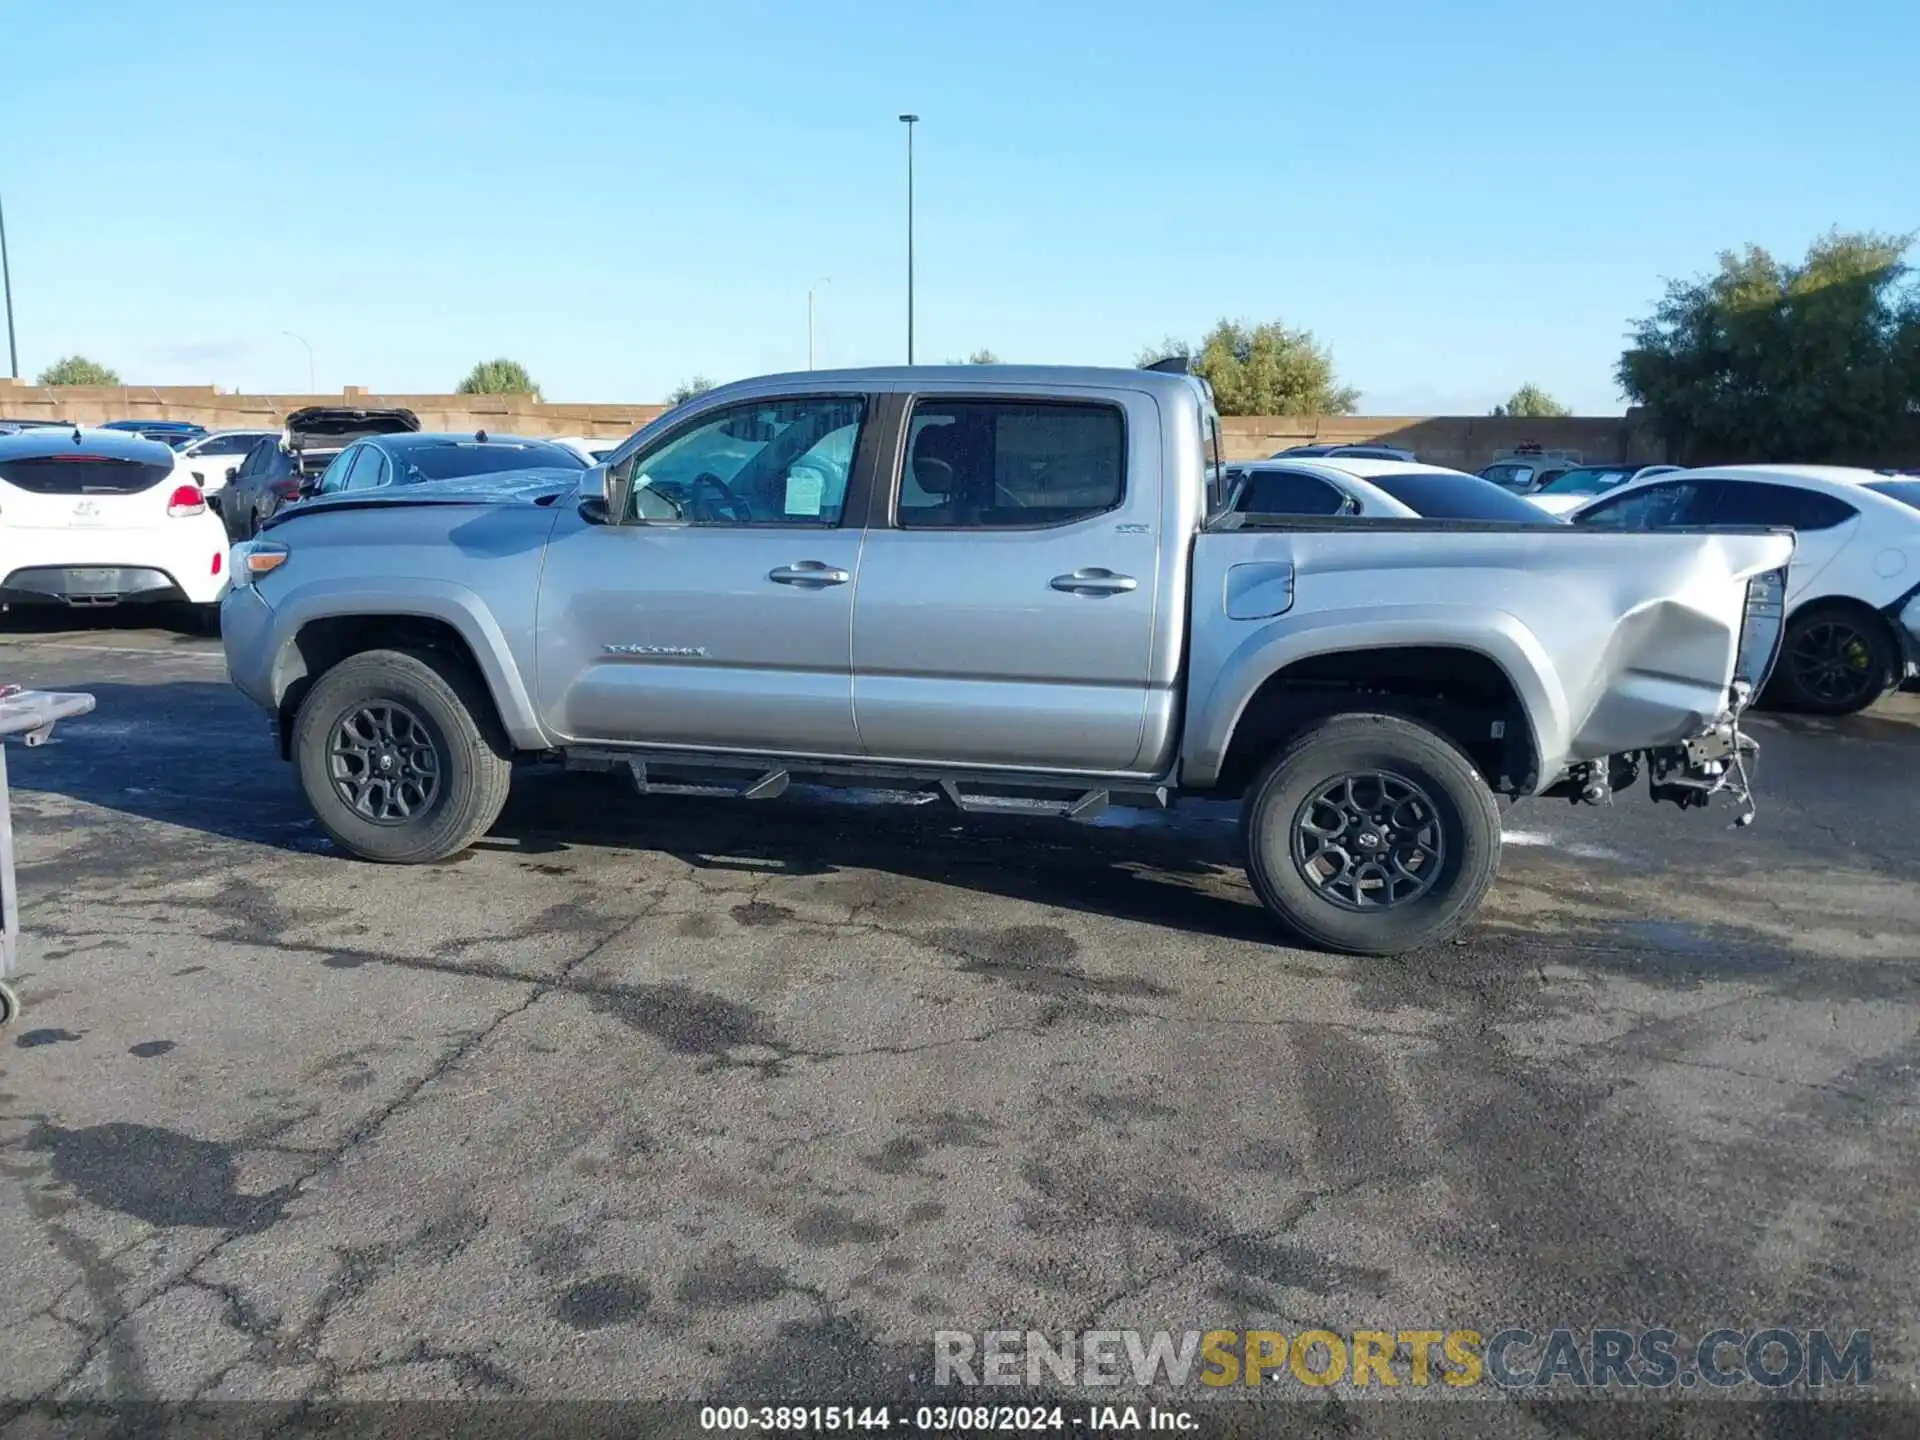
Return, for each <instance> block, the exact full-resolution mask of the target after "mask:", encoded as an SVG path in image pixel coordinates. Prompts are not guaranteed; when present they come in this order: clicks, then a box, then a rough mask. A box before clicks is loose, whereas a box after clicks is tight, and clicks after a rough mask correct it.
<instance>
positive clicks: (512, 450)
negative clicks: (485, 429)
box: [396, 440, 587, 485]
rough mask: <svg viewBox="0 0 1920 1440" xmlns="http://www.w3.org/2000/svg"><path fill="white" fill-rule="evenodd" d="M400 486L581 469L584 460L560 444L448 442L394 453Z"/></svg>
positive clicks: (414, 446) (584, 464)
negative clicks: (483, 476) (531, 471)
mask: <svg viewBox="0 0 1920 1440" xmlns="http://www.w3.org/2000/svg"><path fill="white" fill-rule="evenodd" d="M396 455H397V457H398V460H399V465H400V483H401V484H403V485H413V484H418V483H419V482H420V481H423V480H458V479H461V478H462V477H464V476H468V475H499V474H503V473H505V472H506V471H508V470H542V469H549V468H553V467H558V468H560V469H562V470H584V469H586V468H587V465H586V461H584V460H582V459H581V458H580V457H579V456H578V455H576V454H575V453H574V452H573V451H571V450H569V449H567V448H566V447H565V446H563V445H548V444H545V443H543V442H539V441H535V442H531V443H527V444H512V445H503V444H499V443H498V442H495V443H491V444H488V443H483V442H481V441H478V440H447V441H442V442H438V443H430V444H425V445H408V446H405V447H403V448H401V449H400V450H398V451H396Z"/></svg>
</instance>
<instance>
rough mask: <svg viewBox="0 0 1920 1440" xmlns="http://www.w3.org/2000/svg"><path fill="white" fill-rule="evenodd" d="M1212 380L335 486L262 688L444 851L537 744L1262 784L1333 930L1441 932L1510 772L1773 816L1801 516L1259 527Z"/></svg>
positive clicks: (370, 816)
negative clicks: (1727, 800)
mask: <svg viewBox="0 0 1920 1440" xmlns="http://www.w3.org/2000/svg"><path fill="white" fill-rule="evenodd" d="M1222 474H1223V470H1222V467H1221V464H1220V456H1219V422H1218V418H1217V416H1216V415H1215V413H1214V408H1213V404H1212V400H1211V396H1210V393H1209V391H1208V390H1207V388H1206V386H1205V385H1204V384H1203V383H1202V382H1200V381H1199V380H1196V379H1193V378H1190V377H1188V376H1185V375H1176V374H1166V373H1159V372H1154V371H1131V370H1096V369H1056V368H1024V367H1015V366H990V367H980V366H973V367H954V368H918V369H913V368H909V369H885V370H861V371H845V372H838V373H833V372H817V373H811V374H806V375H782V376H772V377H767V378H763V379H756V380H749V381H745V382H742V383H739V384H736V385H730V386H727V387H724V388H722V389H718V390H714V391H712V392H710V393H708V394H706V395H703V396H701V397H700V398H699V399H698V400H696V401H693V402H691V403H688V404H685V405H682V406H680V407H678V408H676V409H674V410H672V411H670V412H668V413H667V414H666V415H664V416H662V417H661V418H660V419H659V420H657V421H655V422H654V423H653V424H651V425H649V426H648V427H647V428H646V429H644V430H642V431H641V432H640V433H639V434H637V435H635V436H633V437H632V438H631V439H629V440H628V441H626V443H625V444H623V445H621V446H620V448H619V449H618V450H617V451H615V452H614V453H613V454H612V456H610V457H609V459H608V460H607V461H606V462H605V463H603V464H602V465H599V466H597V467H595V468H594V469H592V470H589V471H587V472H585V476H584V479H583V480H580V479H576V480H571V481H570V480H567V479H566V478H564V477H554V476H551V475H549V476H544V477H542V476H529V477H524V478H523V479H521V480H518V481H515V480H511V479H507V480H501V479H495V480H494V481H492V482H491V483H490V484H487V485H484V486H483V488H474V487H473V486H471V485H466V484H463V483H461V482H450V483H449V484H445V485H421V486H414V487H410V488H408V489H406V490H404V491H396V492H390V493H382V494H379V495H377V496H374V497H372V498H361V497H356V496H355V495H353V494H351V493H348V494H345V495H342V496H340V497H337V498H326V499H320V500H317V501H310V502H308V503H305V504H302V505H300V506H297V507H295V508H294V509H292V510H291V511H288V512H286V513H284V514H283V515H281V516H278V517H276V518H275V520H274V522H273V523H272V524H270V525H269V526H268V527H267V529H266V530H265V531H263V532H262V534H261V535H260V536H259V537H257V538H256V539H255V540H254V541H251V542H249V543H247V544H243V545H241V546H239V547H238V548H237V549H236V550H235V552H234V559H233V570H232V574H233V577H234V583H233V587H232V590H231V592H230V593H229V595H228V596H227V599H226V601H225V604H224V609H223V614H222V621H223V629H224V634H225V636H226V650H227V663H228V668H229V670H230V672H231V674H232V676H233V680H234V682H235V684H237V685H238V686H239V687H240V688H241V690H243V691H244V692H245V693H246V694H247V695H248V696H249V697H251V698H252V699H253V700H254V701H255V702H256V703H257V704H259V705H260V706H261V707H262V708H263V709H265V710H266V711H267V713H268V714H269V716H270V717H271V719H272V724H273V726H274V728H275V732H276V734H277V735H278V737H279V744H280V749H281V754H282V756H283V757H284V758H288V759H291V760H293V761H294V762H295V763H296V764H297V766H298V768H299V776H300V783H301V785H302V787H303V788H304V790H305V793H306V795H307V797H308V799H309V801H310V802H311V804H312V805H313V808H314V812H315V814H316V815H317V816H318V817H319V820H320V823H321V824H322V825H323V826H324V827H325V829H326V831H327V833H328V834H329V835H331V836H332V837H333V839H334V840H335V841H336V842H337V843H338V844H339V845H340V847H341V848H342V849H344V850H345V851H347V852H349V853H351V854H353V855H357V856H361V857H364V858H366V859H370V860H382V861H393V862H418V861H430V860H437V859H441V858H443V857H445V856H448V855H451V854H454V853H455V852H457V851H459V850H461V849H463V848H464V847H466V846H468V845H470V844H471V843H472V842H473V841H474V840H475V839H477V838H478V837H479V836H480V835H481V834H483V833H484V832H485V831H486V830H487V828H488V827H489V826H490V825H492V824H493V823H494V821H495V819H496V818H497V817H498V815H499V813H500V809H501V806H502V804H503V803H504V802H505V799H506V794H507V785H508V777H509V774H510V772H511V768H512V765H513V762H514V761H515V760H516V759H517V758H523V757H531V756H543V757H546V758H548V759H551V758H552V757H554V756H555V755H558V756H561V757H563V758H564V759H565V760H566V761H567V762H568V763H569V764H572V765H575V766H581V767H587V768H598V769H613V770H618V771H620V772H622V773H624V774H626V775H628V776H630V777H631V779H632V780H633V782H634V784H635V785H636V786H637V787H638V788H639V789H640V790H641V791H642V792H643V793H649V792H676V793H718V794H731V795H737V796H741V797H744V798H747V799H756V800H757V799H766V798H771V797H774V796H777V795H779V794H780V793H781V792H782V791H783V790H784V789H785V788H786V786H787V783H788V781H789V780H790V779H794V778H804V779H809V780H813V781H816V782H821V781H824V782H827V783H840V784H851V785H867V786H885V787H887V788H892V789H899V788H901V787H903V786H914V787H924V788H927V789H929V790H932V791H935V792H937V793H938V794H940V795H943V796H944V797H945V798H946V799H947V800H949V801H951V802H952V803H953V804H955V805H957V806H959V807H960V808H962V809H965V810H980V811H986V810H991V811H996V812H1006V811H1027V812H1033V813H1042V814H1054V815H1064V816H1068V817H1076V818H1082V817H1087V816H1090V815H1092V814H1094V813H1096V812H1097V811H1098V810H1100V809H1101V808H1102V807H1104V806H1106V805H1109V804H1119V805H1135V806H1165V805H1167V804H1170V803H1172V802H1173V801H1174V800H1175V799H1177V798H1178V797H1180V796H1185V795H1195V794H1197V795H1206V796H1212V797H1216V798H1240V799H1242V801H1243V806H1242V815H1243V826H1242V828H1243V831H1244V836H1245V853H1246V864H1247V869H1248V871H1249V873H1250V875H1251V878H1252V880H1253V884H1254V887H1255V888H1256V890H1257V891H1258V892H1259V895H1260V898H1261V899H1262V900H1263V901H1264V902H1265V903H1266V905H1267V906H1268V907H1269V908H1270V909H1271V911H1272V912H1273V914H1274V915H1275V916H1276V917H1277V918H1278V919H1279V920H1280V921H1281V922H1282V923H1283V924H1284V926H1285V928H1286V929H1287V931H1288V932H1289V933H1290V934H1292V935H1293V936H1295V937H1297V938H1300V939H1303V940H1305V941H1307V942H1309V943H1311V944H1313V945H1316V946H1320V947H1324V948H1329V949H1333V950H1338V951H1345V952H1348V953H1354V954H1374V955H1384V954H1394V953H1398V952H1401V951H1404V950H1408V949H1411V948H1414V947H1416V946H1419V945H1424V944H1430V943H1433V942H1435V941H1438V940H1440V939H1442V938H1444V937H1446V936H1448V935H1450V934H1451V933H1452V932H1454V931H1455V930H1456V929H1458V928H1459V927H1460V926H1461V925H1462V924H1463V923H1464V922H1465V921H1466V920H1467V919H1468V918H1469V917H1470V916H1471V915H1472V914H1473V912H1474V910H1475V908H1476V907H1477V906H1478V905H1479V903H1480V900H1481V898H1482V896H1483V895H1484V894H1485V892H1486V890H1487V887H1488V885H1489V884H1490V883H1491V881H1492V879H1493V876H1494V871H1495V867H1496V864H1497V862H1498V859H1499V854H1500V820H1499V815H1498V811H1497V809H1496V795H1504V796H1510V797H1515V798H1518V797H1523V796H1530V795H1540V794H1547V793H1552V794H1557V795H1566V796H1569V797H1571V798H1573V799H1576V800H1587V801H1595V802H1598V801H1604V800H1606V799H1607V798H1608V797H1609V796H1610V795H1611V793H1612V792H1613V790H1614V789H1615V788H1616V787H1620V786H1624V785H1626V784H1628V783H1630V782H1631V781H1632V779H1633V778H1634V777H1635V776H1636V775H1637V774H1638V773H1639V772H1640V771H1641V770H1643V769H1644V770H1645V771H1646V772H1647V776H1648V781H1649V784H1650V787H1651V789H1652V792H1653V794H1654V795H1655V796H1656V797H1657V798H1664V799H1671V800H1675V801H1678V802H1680V803H1681V804H1682V805H1692V804H1704V803H1706V801H1707V799H1708V797H1709V796H1711V795H1713V794H1714V793H1716V792H1730V793H1731V794H1732V795H1733V796H1735V798H1737V799H1741V800H1744V799H1745V798H1746V793H1745V773H1746V772H1745V764H1744V761H1745V758H1746V754H1747V751H1748V750H1749V749H1750V748H1751V744H1752V742H1751V741H1750V740H1748V739H1747V738H1746V737H1745V736H1743V735H1742V734H1741V733H1740V729H1739V716H1740V711H1741V709H1742V707H1743V706H1744V704H1745V701H1746V699H1747V697H1748V696H1750V695H1751V694H1753V693H1754V692H1755V691H1756V690H1757V689H1758V687H1759V686H1760V684H1761V683H1762V682H1763V681H1764V679H1765V678H1766V671H1767V669H1768V668H1769V666H1770V665H1771V664H1772V661H1773V656H1774V652H1775V650H1776V649H1777V647H1778V644H1779V632H1780V595H1781V589H1782V582H1783V575H1784V571H1783V567H1784V566H1785V565H1786V564H1787V562H1788V560H1789V558H1790V557H1791V554H1792V550H1793V541H1792V538H1791V536H1789V535H1785V534H1773V533H1768V532H1751V531H1750V532H1737V533H1665V534H1653V535H1644V534H1621V533H1613V532H1608V531H1594V530H1583V529H1574V528H1571V527H1567V526H1563V525H1558V524H1531V525H1524V524H1498V523H1479V522H1474V523H1467V522H1450V521H1431V520H1385V519H1379V520H1369V519H1364V518H1353V517H1335V518H1328V519H1297V518H1291V517H1277V516H1257V515H1245V514H1228V513H1225V506H1224V500H1225V497H1224V495H1223V494H1222V493H1221V491H1220V481H1219V479H1218V477H1220V476H1221V475H1222Z"/></svg>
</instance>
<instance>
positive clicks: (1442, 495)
mask: <svg viewBox="0 0 1920 1440" xmlns="http://www.w3.org/2000/svg"><path fill="white" fill-rule="evenodd" d="M1366 478H1367V483H1368V484H1369V485H1373V486H1376V487H1377V488H1379V489H1381V490H1384V491H1386V492H1387V494H1389V495H1391V496H1392V497H1393V498H1394V499H1396V500H1398V501H1399V502H1400V503H1401V504H1402V505H1405V506H1406V507H1407V508H1408V509H1410V510H1412V511H1413V513H1414V514H1416V515H1419V516H1421V517H1423V518H1425V519H1428V520H1510V521H1515V522H1518V523H1520V524H1523V525H1558V524H1560V523H1561V522H1560V521H1559V520H1558V519H1556V518H1555V517H1554V516H1552V515H1549V514H1547V512H1546V511H1544V510H1542V509H1541V508H1540V507H1539V506H1538V505H1533V504H1529V503H1528V502H1527V501H1525V500H1522V499H1521V498H1520V497H1519V496H1517V495H1510V494H1508V493H1507V492H1506V491H1505V490H1502V489H1501V488H1500V487H1499V486H1498V485H1496V484H1494V483H1493V482H1492V481H1491V480H1482V479H1481V478H1480V477H1479V476H1478V475H1449V474H1448V473H1447V472H1446V471H1444V470H1408V471H1403V472H1402V473H1400V474H1398V475H1369V476H1367V477H1366Z"/></svg>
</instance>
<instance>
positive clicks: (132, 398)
mask: <svg viewBox="0 0 1920 1440" xmlns="http://www.w3.org/2000/svg"><path fill="white" fill-rule="evenodd" d="M342 404H347V405H369V406H401V407H404V408H406V409H408V410H411V411H413V412H414V413H415V414H416V415H418V416H419V417H420V424H421V426H422V427H423V428H425V429H427V430H454V431H466V430H488V431H492V432H495V433H498V434H503V435H508V434H510V435H595V436H606V437H612V438H621V437H624V436H627V435H631V434H632V433H633V432H634V431H635V430H638V429H639V428H640V427H641V426H642V425H644V424H646V423H647V422H648V421H649V420H651V419H653V418H654V417H655V416H656V415H659V414H660V413H661V412H662V411H664V410H665V408H666V407H665V406H663V405H558V404H548V403H546V402H543V401H538V400H534V399H532V398H530V397H528V396H525V395H388V394H382V393H379V392H376V391H370V390H363V389H361V388H359V387H358V386H348V387H347V389H346V390H345V391H343V392H342V393H340V394H337V395H229V394H222V393H221V392H220V391H218V390H216V389H214V388H213V387H212V386H208V385H172V386H168V385H161V386H139V385H129V386H125V387H94V386H84V387H83V386H71V387H61V388H49V387H42V386H37V385H23V384H19V383H17V382H14V381H9V380H6V379H0V419H17V420H36V419H38V420H56V419H57V420H72V421H76V422H78V423H80V424H83V425H98V424H100V423H101V422H102V421H106V420H191V421H194V422H196V423H198V424H201V425H205V426H207V427H209V428H210V429H211V428H218V427H222V426H261V427H272V426H277V425H278V424H280V422H281V420H282V418H283V417H284V416H285V415H286V414H287V413H288V412H289V411H293V410H298V409H300V408H301V407H302V406H304V405H342ZM1221 432H1222V433H1221V441H1222V444H1223V445H1224V446H1225V448H1226V452H1227V456H1228V458H1229V459H1233V460H1251V459H1255V458H1257V457H1259V456H1262V455H1271V454H1272V453H1273V452H1274V451H1276V450H1284V449H1285V448H1286V447H1287V446H1289V445H1306V444H1356V443H1360V442H1363V441H1383V442H1385V443H1387V444H1390V445H1398V446H1400V447H1402V448H1403V449H1407V450H1412V451H1413V452H1414V453H1415V454H1417V455H1419V456H1420V458H1421V459H1423V460H1428V461H1431V462H1432V463H1434V464H1436V465H1450V466H1453V467H1455V468H1458V469H1462V470H1478V469H1479V468H1480V467H1481V466H1483V465H1485V464H1487V463H1488V462H1489V461H1490V460H1492V459H1493V457H1494V456H1495V455H1496V454H1499V453H1501V452H1502V451H1506V450H1511V449H1513V448H1514V447H1515V446H1516V445H1519V444H1521V443H1523V442H1527V441H1532V442H1534V443H1537V444H1539V445H1541V446H1543V447H1544V448H1546V449H1549V450H1568V451H1572V452H1574V453H1575V454H1578V455H1579V456H1580V457H1581V458H1582V459H1584V460H1589V461H1595V462H1609V461H1611V462H1618V461H1623V460H1634V461H1638V462H1639V463H1641V464H1657V463H1659V462H1660V461H1662V460H1664V459H1665V458H1666V457H1665V456H1664V455H1663V454H1661V453H1660V450H1659V446H1658V441H1656V440H1652V439H1651V438H1650V437H1646V436H1643V435H1642V434H1641V433H1640V432H1639V430H1638V428H1637V427H1636V426H1634V425H1633V424H1632V422H1631V421H1630V420H1629V419H1627V418H1625V417H1620V416H1598V417H1572V418H1567V419H1560V420H1510V419H1505V418H1499V417H1494V416H1486V415H1480V416H1364V415H1327V416H1313V415H1306V416H1292V417H1288V416H1271V415H1238V416H1230V417H1228V418H1227V419H1225V420H1223V421H1222V422H1221Z"/></svg>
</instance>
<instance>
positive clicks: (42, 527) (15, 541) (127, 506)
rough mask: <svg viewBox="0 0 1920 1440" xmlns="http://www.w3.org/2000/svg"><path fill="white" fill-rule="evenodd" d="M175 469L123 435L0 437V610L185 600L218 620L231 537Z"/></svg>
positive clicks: (146, 443) (151, 448) (146, 444)
mask: <svg viewBox="0 0 1920 1440" xmlns="http://www.w3.org/2000/svg"><path fill="white" fill-rule="evenodd" d="M173 462H174V454H173V452H172V451H171V450H169V449H168V448H167V447H166V446H165V445H162V444H161V443H160V442H159V441H157V440H146V439H142V438H141V437H140V436H138V435H132V434H128V433H126V432H124V431H115V430H81V429H71V430H70V429H65V428H62V429H58V430H53V429H46V430H28V431H24V432H22V433H21V434H18V435H6V436H0V603H4V604H7V605H66V606H69V607H73V608H93V607H97V606H104V605H118V604H122V603H134V602H155V601H173V602H185V603H187V604H189V605H192V606H195V607H196V609H197V613H198V615H199V618H200V620H201V622H202V623H203V624H204V623H217V617H218V614H219V603H220V597H221V596H222V595H223V594H224V593H225V592H226V588H227V576H226V560H227V532H226V529H225V527H224V526H222V525H221V523H220V521H219V518H218V517H217V516H215V515H213V514H212V513H211V512H210V511H209V510H208V509H207V501H206V497H205V496H204V495H202V494H201V493H200V487H199V486H197V485H194V484H190V483H188V482H187V481H185V480H184V479H183V478H182V477H181V476H179V475H177V474H176V473H175V472H174V466H173Z"/></svg>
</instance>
